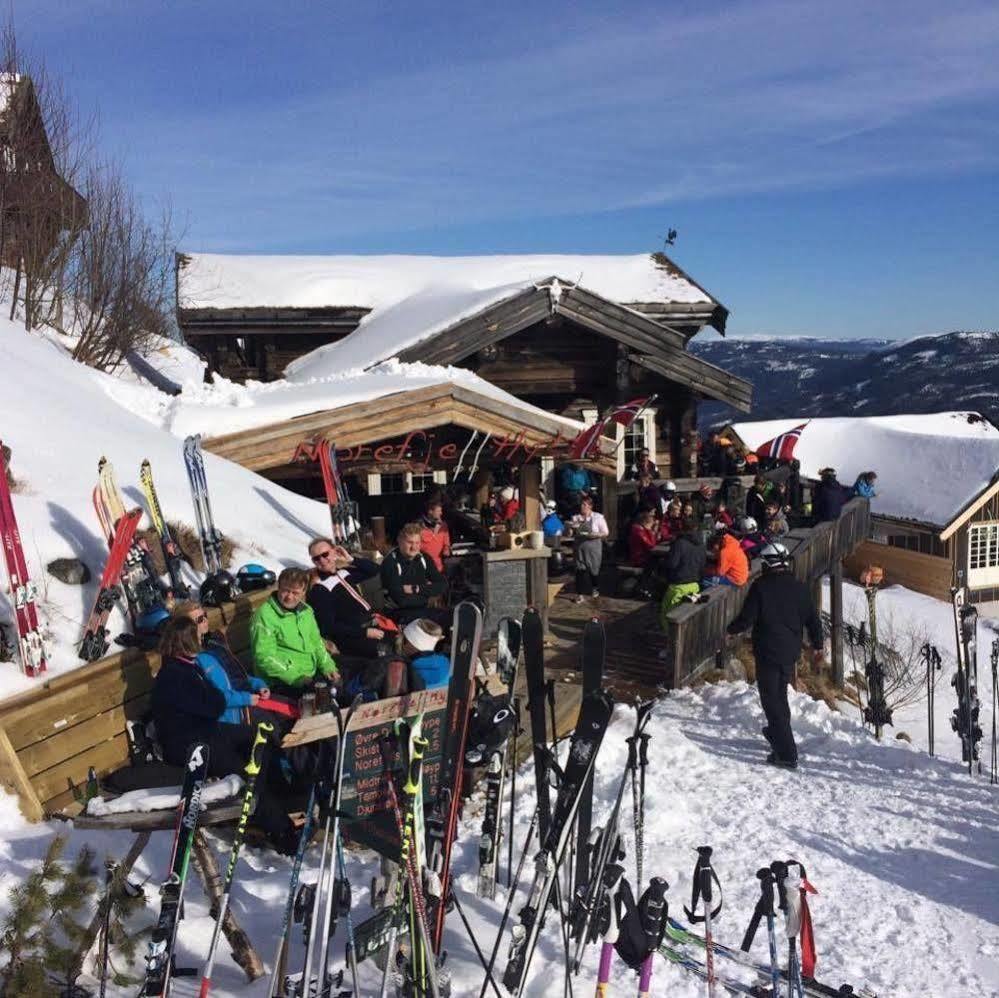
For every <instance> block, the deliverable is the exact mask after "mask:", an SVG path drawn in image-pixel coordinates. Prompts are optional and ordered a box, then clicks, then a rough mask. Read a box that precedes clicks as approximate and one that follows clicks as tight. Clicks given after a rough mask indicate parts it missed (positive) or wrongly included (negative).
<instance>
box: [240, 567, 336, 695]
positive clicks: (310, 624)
mask: <svg viewBox="0 0 999 998" xmlns="http://www.w3.org/2000/svg"><path fill="white" fill-rule="evenodd" d="M308 585H309V573H308V572H306V571H303V570H302V569H301V568H286V569H285V570H284V571H283V572H282V573H281V574H280V575H279V576H278V582H277V592H275V593H272V594H271V596H270V598H269V599H268V600H267V601H266V602H264V603H261V604H260V606H259V607H258V608H257V612H256V613H255V614H254V615H253V621H252V622H251V624H250V647H251V649H252V652H253V663H254V668H255V670H256V672H257V674H258V675H259V676H260V677H261V678H263V679H265V680H267V685H268V686H269V687H270V688H271V689H272V690H273V691H274V692H275V693H277V694H279V695H282V696H290V697H294V698H298V697H299V696H301V694H302V693H303V692H304V691H305V689H306V687H308V686H311V685H312V684H313V683H314V682H315V681H316V680H319V679H322V680H328V681H329V682H330V683H332V684H333V685H336V684H337V683H338V682H339V679H340V674H339V671H338V670H337V666H336V662H334V661H333V658H332V656H331V655H330V653H329V651H328V649H327V648H326V644H325V643H324V641H323V636H322V634H320V633H319V625H318V624H317V623H316V615H315V614H314V613H313V612H312V607H311V606H309V604H308V603H306V602H305V592H306V589H307V588H308Z"/></svg>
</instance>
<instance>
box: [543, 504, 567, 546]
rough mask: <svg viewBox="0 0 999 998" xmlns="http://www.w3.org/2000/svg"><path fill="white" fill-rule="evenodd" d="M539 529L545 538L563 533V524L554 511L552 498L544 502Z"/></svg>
mask: <svg viewBox="0 0 999 998" xmlns="http://www.w3.org/2000/svg"><path fill="white" fill-rule="evenodd" d="M541 530H542V532H543V533H544V535H545V540H548V539H549V538H554V537H558V536H560V535H561V534H564V533H565V524H564V523H563V522H562V518H561V517H560V516H559V515H558V513H557V512H556V506H555V502H554V500H552V499H549V500H548V501H547V502H546V503H545V518H544V519H543V520H542V521H541Z"/></svg>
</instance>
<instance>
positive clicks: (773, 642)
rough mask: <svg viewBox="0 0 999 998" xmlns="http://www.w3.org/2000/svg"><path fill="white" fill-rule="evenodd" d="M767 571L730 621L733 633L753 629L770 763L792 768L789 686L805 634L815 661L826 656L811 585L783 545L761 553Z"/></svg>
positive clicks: (795, 754) (795, 755) (793, 748)
mask: <svg viewBox="0 0 999 998" xmlns="http://www.w3.org/2000/svg"><path fill="white" fill-rule="evenodd" d="M760 557H761V559H762V560H763V574H762V575H761V576H760V577H759V578H758V579H757V580H756V581H755V582H754V583H753V584H752V585H751V586H750V587H749V592H748V594H747V595H746V602H745V603H743V605H742V610H741V611H740V612H739V615H738V616H737V617H736V618H735V620H733V621H732V623H731V624H729V625H728V633H729V634H739V633H741V632H742V631H747V630H750V629H752V641H753V657H754V658H755V659H756V685H757V687H758V689H759V691H760V703H761V704H762V705H763V713H764V714H765V715H766V719H767V726H766V727H765V728H764V729H763V735H764V737H765V738H766V739H767V741H768V742H769V743H770V747H771V748H772V749H773V751H772V752H771V753H770V755H769V756H767V762H769V763H773V764H774V765H777V766H784V767H787V768H788V769H796V768H797V766H798V747H797V745H795V742H794V734H793V732H792V731H791V708H790V707H789V706H788V702H787V684H788V683H789V682H791V680H792V679H793V678H794V663H795V662H797V660H798V655H799V654H800V652H801V632H802V631H803V630H807V631H808V639H809V641H810V642H811V645H812V648H813V652H812V654H813V657H814V658H815V659H816V661H821V659H822V643H823V641H822V622H821V620H820V619H819V613H818V610H816V608H815V604H814V603H813V602H812V597H811V594H810V593H809V591H808V587H807V586H805V585H804V584H803V583H801V582H799V581H798V580H797V579H796V578H795V577H794V576H793V575H792V574H791V571H790V555H789V554H788V552H787V548H785V547H784V545H783V544H768V545H767V546H766V547H765V548H764V549H763V551H762V552H761V553H760Z"/></svg>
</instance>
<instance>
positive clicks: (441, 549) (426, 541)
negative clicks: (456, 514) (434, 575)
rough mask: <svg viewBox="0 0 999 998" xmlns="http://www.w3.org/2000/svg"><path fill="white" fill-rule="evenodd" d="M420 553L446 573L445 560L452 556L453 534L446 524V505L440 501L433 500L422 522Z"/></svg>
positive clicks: (427, 507)
mask: <svg viewBox="0 0 999 998" xmlns="http://www.w3.org/2000/svg"><path fill="white" fill-rule="evenodd" d="M420 526H421V527H422V530H421V531H420V551H421V552H422V553H423V554H425V555H426V556H427V557H428V558H429V559H430V560H431V561H432V562H433V563H434V564H435V565H436V566H437V571H438V572H443V571H444V559H445V558H447V557H448V556H449V555H450V554H451V532H450V531H449V530H448V528H447V524H446V523H445V522H444V505H443V503H442V502H441V501H440V499H431V500H429V501H428V502H427V505H426V507H425V509H424V512H423V519H422V520H421V521H420Z"/></svg>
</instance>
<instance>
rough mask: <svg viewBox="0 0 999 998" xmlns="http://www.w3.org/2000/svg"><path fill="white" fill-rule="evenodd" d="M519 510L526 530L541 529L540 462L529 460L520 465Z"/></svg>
mask: <svg viewBox="0 0 999 998" xmlns="http://www.w3.org/2000/svg"><path fill="white" fill-rule="evenodd" d="M519 485H520V511H521V512H522V513H523V514H524V524H525V527H526V529H527V530H540V529H541V464H540V462H538V461H531V462H530V463H529V464H523V465H521V467H520V483H519Z"/></svg>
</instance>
